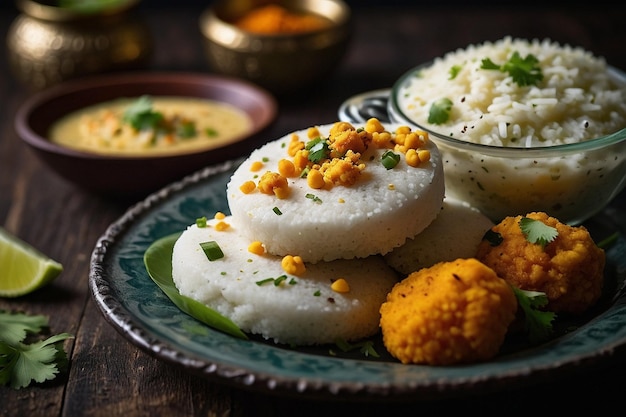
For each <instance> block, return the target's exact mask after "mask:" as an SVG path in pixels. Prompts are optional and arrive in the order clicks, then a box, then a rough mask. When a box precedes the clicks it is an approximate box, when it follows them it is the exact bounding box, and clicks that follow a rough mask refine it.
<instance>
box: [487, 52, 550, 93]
mask: <svg viewBox="0 0 626 417" xmlns="http://www.w3.org/2000/svg"><path fill="white" fill-rule="evenodd" d="M480 68H481V69H486V70H497V71H500V72H506V73H508V74H509V75H510V76H511V78H513V81H515V83H516V84H517V85H519V86H520V87H524V86H529V85H536V84H537V83H538V82H539V81H541V80H543V73H542V72H541V67H540V66H539V60H538V59H537V57H535V56H534V55H533V54H528V55H526V57H525V58H522V56H521V55H520V54H519V52H517V51H516V52H513V55H511V57H510V58H509V60H508V61H507V62H505V63H504V64H501V65H498V64H496V63H494V62H493V61H492V60H491V59H489V58H484V59H483V60H482V61H481V66H480Z"/></svg>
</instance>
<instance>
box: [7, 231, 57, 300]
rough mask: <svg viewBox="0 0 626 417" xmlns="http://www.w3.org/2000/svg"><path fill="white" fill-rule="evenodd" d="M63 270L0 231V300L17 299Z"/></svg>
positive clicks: (39, 286)
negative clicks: (6, 298) (4, 298)
mask: <svg viewBox="0 0 626 417" xmlns="http://www.w3.org/2000/svg"><path fill="white" fill-rule="evenodd" d="M62 270H63V266H62V265H61V264H60V263H58V262H57V261H54V260H52V259H50V258H49V257H47V256H46V255H44V254H43V253H41V252H39V251H38V250H37V249H35V248H34V247H32V246H31V245H29V244H28V243H26V242H24V241H22V240H20V239H18V238H17V237H15V236H13V235H11V234H10V233H9V232H7V231H6V230H4V229H3V228H1V227H0V297H19V296H21V295H24V294H28V293H30V292H33V291H35V290H36V289H38V288H41V287H43V286H44V285H46V284H48V283H49V282H51V281H52V280H53V279H55V278H56V277H57V276H58V275H59V274H60V273H61V271H62Z"/></svg>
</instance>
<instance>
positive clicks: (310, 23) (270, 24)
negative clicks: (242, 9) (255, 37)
mask: <svg viewBox="0 0 626 417" xmlns="http://www.w3.org/2000/svg"><path fill="white" fill-rule="evenodd" d="M329 24H330V22H329V21H328V20H327V19H325V18H323V17H321V16H319V15H316V14H313V13H295V12H291V11H289V10H287V9H285V8H284V7H282V6H280V5H277V4H270V5H267V6H262V7H258V8H256V9H252V10H251V11H249V12H248V13H247V14H246V15H244V16H243V17H242V18H240V19H239V20H237V21H236V22H235V26H237V27H238V28H240V29H242V30H245V31H248V32H253V33H260V34H280V33H302V32H311V31H314V30H318V29H321V28H324V27H326V26H328V25H329Z"/></svg>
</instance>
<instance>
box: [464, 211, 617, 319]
mask: <svg viewBox="0 0 626 417" xmlns="http://www.w3.org/2000/svg"><path fill="white" fill-rule="evenodd" d="M522 217H528V218H531V219H535V220H540V221H541V222H543V223H544V224H546V225H548V226H551V227H554V228H556V230H557V232H558V235H557V237H556V238H555V239H554V240H553V241H552V242H550V243H548V244H547V245H546V246H545V247H542V245H540V244H537V243H531V242H529V240H528V239H527V238H526V236H525V235H524V234H523V232H522V229H521V228H520V224H519V222H520V220H521V219H522ZM491 230H492V231H493V232H496V233H498V234H499V235H500V236H501V237H502V241H501V243H499V244H497V245H495V246H493V242H491V241H490V240H488V239H483V241H482V242H481V243H480V244H479V246H478V250H477V253H476V258H477V259H479V260H480V261H482V262H483V263H484V264H485V265H487V266H489V267H491V268H492V269H493V270H494V271H496V273H497V274H498V276H500V277H502V278H504V279H505V280H507V281H508V282H510V283H511V284H513V285H515V286H516V287H518V288H521V289H523V290H531V291H540V292H544V293H545V294H546V296H547V298H548V305H547V306H546V309H547V310H549V311H553V312H555V313H559V312H565V313H571V314H580V313H582V312H584V311H585V310H587V309H588V308H589V307H591V306H592V305H593V304H594V303H595V302H596V301H597V300H598V298H599V297H600V295H601V293H602V286H603V281H604V264H605V254H604V251H603V250H602V249H601V248H599V247H598V246H597V245H596V244H595V243H594V241H593V240H592V238H591V236H590V235H589V232H588V231H587V229H586V228H585V227H583V226H578V227H575V226H570V225H567V224H563V223H561V222H560V221H559V220H557V219H556V218H554V217H550V216H549V215H547V214H546V213H543V212H533V213H529V214H527V215H526V216H521V215H520V216H516V217H507V218H505V219H504V220H502V222H500V223H499V224H497V225H495V226H494V227H492V228H491Z"/></svg>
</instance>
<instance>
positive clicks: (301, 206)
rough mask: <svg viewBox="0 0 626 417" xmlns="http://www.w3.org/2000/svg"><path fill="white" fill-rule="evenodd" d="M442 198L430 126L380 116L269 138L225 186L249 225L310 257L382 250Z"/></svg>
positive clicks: (412, 230) (279, 246)
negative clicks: (416, 127)
mask: <svg viewBox="0 0 626 417" xmlns="http://www.w3.org/2000/svg"><path fill="white" fill-rule="evenodd" d="M443 196H444V180H443V169H442V161H441V156H440V153H439V151H438V149H437V147H436V146H435V145H434V144H433V143H432V142H431V141H430V140H429V138H428V134H427V133H426V132H422V131H419V130H412V129H411V128H409V127H407V126H402V125H393V124H390V125H387V126H383V125H382V124H381V123H380V122H379V121H378V120H377V119H370V120H368V121H367V122H366V123H365V125H364V126H353V125H352V124H350V123H347V122H337V123H334V124H328V125H321V126H314V127H311V128H309V129H305V130H301V131H297V132H294V133H291V134H288V135H286V136H284V137H282V138H280V139H278V140H275V141H272V142H269V143H267V144H266V145H264V146H262V147H261V148H259V149H257V150H255V151H253V152H252V153H251V154H250V156H249V157H248V158H247V159H246V160H245V161H244V162H243V163H242V164H241V166H239V167H238V168H237V170H236V171H235V172H234V173H233V175H232V176H231V179H230V181H229V183H228V185H227V199H228V205H229V209H230V211H231V214H232V216H233V217H236V218H237V221H238V222H239V225H240V226H241V227H242V233H244V234H245V235H246V236H247V237H248V238H249V239H253V240H259V241H261V242H262V243H263V245H264V246H265V248H266V249H267V251H268V252H269V253H272V254H274V255H288V254H289V255H298V256H301V257H302V258H303V259H304V260H305V261H307V262H318V261H330V260H334V259H351V258H364V257H367V256H370V255H373V254H385V253H387V252H389V251H391V250H392V249H393V248H396V247H398V246H400V245H402V244H403V243H404V242H405V241H406V239H407V238H412V237H414V236H415V235H417V234H418V233H420V232H421V231H422V230H424V229H425V228H426V227H427V226H428V225H429V224H430V223H431V222H432V221H433V220H434V219H435V217H437V214H438V213H439V211H440V210H441V206H442V201H443Z"/></svg>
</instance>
